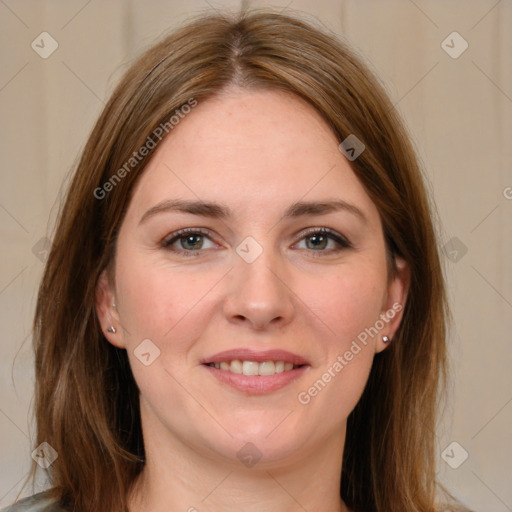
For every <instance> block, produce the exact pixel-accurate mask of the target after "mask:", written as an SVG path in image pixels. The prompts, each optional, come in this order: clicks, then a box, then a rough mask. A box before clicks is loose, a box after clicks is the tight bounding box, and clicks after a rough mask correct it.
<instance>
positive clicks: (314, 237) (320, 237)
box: [309, 235, 326, 247]
mask: <svg viewBox="0 0 512 512" xmlns="http://www.w3.org/2000/svg"><path fill="white" fill-rule="evenodd" d="M309 239H310V241H311V242H312V243H313V247H319V245H321V244H322V243H323V242H325V240H326V237H325V236H324V235H311V236H310V237H309ZM315 240H316V242H318V243H316V242H315Z"/></svg>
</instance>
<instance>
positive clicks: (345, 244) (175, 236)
mask: <svg viewBox="0 0 512 512" xmlns="http://www.w3.org/2000/svg"><path fill="white" fill-rule="evenodd" d="M191 235H202V236H206V237H208V238H210V237H209V235H210V233H209V232H208V231H207V230H204V229H201V228H185V229H180V230H179V231H176V232H175V233H172V234H171V235H169V236H168V237H167V238H165V239H164V240H163V241H162V247H163V248H164V249H167V250H170V251H172V252H175V253H178V254H182V255H183V256H185V257H195V256H200V255H201V252H204V251H203V250H201V249H199V250H192V251H185V250H183V249H175V248H172V247H171V246H172V244H173V243H174V242H177V241H178V240H180V239H182V238H185V236H191ZM313 235H325V236H327V238H329V239H331V240H333V241H334V242H336V243H337V244H338V245H339V247H338V248H336V249H330V250H321V251H315V250H314V249H306V250H307V251H309V252H311V253H317V254H314V257H323V255H322V254H318V253H328V254H332V253H333V252H340V251H342V250H344V249H351V248H353V246H352V244H351V243H350V242H349V241H348V240H347V239H346V238H345V237H344V236H342V235H340V234H339V233H336V232H335V231H332V230H331V229H329V228H310V229H308V230H307V231H305V232H304V233H302V237H301V238H300V239H299V241H301V240H303V239H304V238H308V237H311V236H313Z"/></svg>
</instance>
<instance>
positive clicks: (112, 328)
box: [107, 325, 117, 334]
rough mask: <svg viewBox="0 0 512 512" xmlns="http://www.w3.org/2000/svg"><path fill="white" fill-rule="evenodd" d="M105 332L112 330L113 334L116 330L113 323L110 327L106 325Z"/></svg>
mask: <svg viewBox="0 0 512 512" xmlns="http://www.w3.org/2000/svg"><path fill="white" fill-rule="evenodd" d="M107 332H112V333H114V334H115V333H116V332H117V330H116V328H115V327H114V326H113V325H111V326H110V327H107Z"/></svg>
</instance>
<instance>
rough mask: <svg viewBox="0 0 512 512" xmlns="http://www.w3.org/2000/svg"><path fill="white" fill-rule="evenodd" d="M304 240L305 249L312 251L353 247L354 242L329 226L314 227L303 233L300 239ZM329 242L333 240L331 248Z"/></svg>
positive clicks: (322, 251) (323, 251)
mask: <svg viewBox="0 0 512 512" xmlns="http://www.w3.org/2000/svg"><path fill="white" fill-rule="evenodd" d="M302 240H305V241H306V247H305V249H306V250H309V251H312V252H320V253H332V252H339V251H342V250H344V249H350V248H351V247H352V244H351V243H350V242H349V241H348V240H347V239H346V238H345V237H344V236H343V235H340V234H339V233H336V232H335V231H332V230H330V229H329V228H312V229H310V230H308V231H307V232H306V233H303V237H302V238H301V240H300V241H302ZM308 241H309V243H308ZM329 242H331V248H330V249H329V248H328V246H329ZM326 249H327V250H326ZM315 256H316V255H315Z"/></svg>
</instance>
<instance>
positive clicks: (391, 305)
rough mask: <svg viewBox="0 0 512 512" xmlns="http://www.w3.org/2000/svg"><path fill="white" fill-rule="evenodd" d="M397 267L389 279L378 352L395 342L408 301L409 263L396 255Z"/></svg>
mask: <svg viewBox="0 0 512 512" xmlns="http://www.w3.org/2000/svg"><path fill="white" fill-rule="evenodd" d="M395 268H396V270H395V271H394V273H393V275H392V276H391V278H390V280H389V283H388V287H387V292H386V294H385V297H384V300H383V304H382V311H381V314H380V319H381V321H382V323H383V324H384V327H383V328H382V329H381V331H380V333H379V337H378V339H377V343H376V347H375V351H376V352H381V351H382V350H385V349H386V348H387V347H389V345H390V344H391V343H393V338H394V336H395V333H396V331H397V330H398V328H399V327H400V323H401V321H402V317H403V313H404V309H405V303H406V301H407V294H408V292H409V285H410V280H411V272H410V269H409V265H408V264H407V263H406V261H405V260H404V259H403V258H399V257H395ZM383 336H387V337H388V338H389V341H388V342H384V340H383V339H382V337H383Z"/></svg>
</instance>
